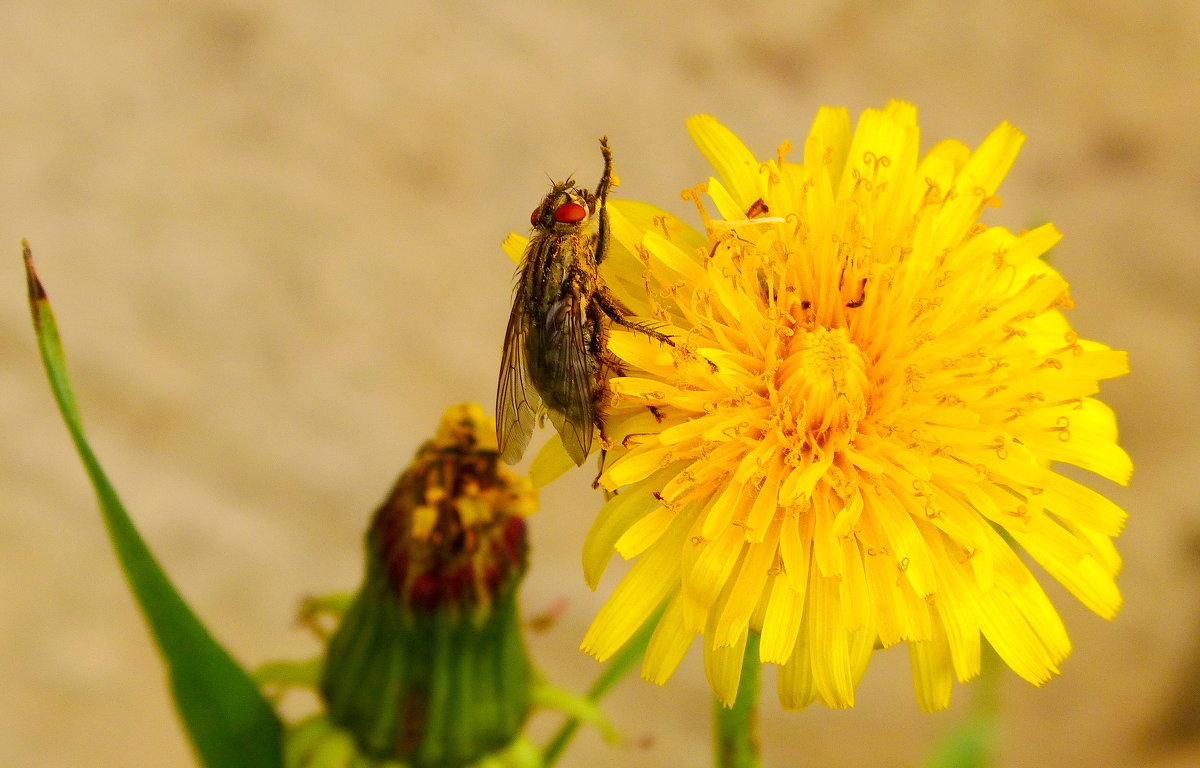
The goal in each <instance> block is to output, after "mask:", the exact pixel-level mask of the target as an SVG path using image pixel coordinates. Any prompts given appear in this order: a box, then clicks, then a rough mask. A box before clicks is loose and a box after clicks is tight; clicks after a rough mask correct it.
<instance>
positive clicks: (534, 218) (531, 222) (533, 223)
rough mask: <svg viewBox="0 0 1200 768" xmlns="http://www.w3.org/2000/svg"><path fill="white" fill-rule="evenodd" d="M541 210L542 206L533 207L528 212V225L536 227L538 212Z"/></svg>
mask: <svg viewBox="0 0 1200 768" xmlns="http://www.w3.org/2000/svg"><path fill="white" fill-rule="evenodd" d="M541 212H542V206H540V205H539V206H538V207H537V208H534V209H533V213H531V214H529V226H531V227H536V226H537V222H538V214H539V213H541Z"/></svg>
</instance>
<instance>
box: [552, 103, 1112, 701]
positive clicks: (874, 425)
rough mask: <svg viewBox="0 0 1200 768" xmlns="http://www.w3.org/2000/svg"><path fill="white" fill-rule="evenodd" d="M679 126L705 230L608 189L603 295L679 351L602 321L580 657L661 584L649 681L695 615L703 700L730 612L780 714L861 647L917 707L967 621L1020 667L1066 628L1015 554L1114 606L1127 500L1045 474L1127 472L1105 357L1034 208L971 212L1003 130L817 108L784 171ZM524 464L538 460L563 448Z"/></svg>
mask: <svg viewBox="0 0 1200 768" xmlns="http://www.w3.org/2000/svg"><path fill="white" fill-rule="evenodd" d="M688 131H689V133H690V134H691V136H692V138H693V139H694V140H695V141H696V143H697V144H698V145H699V147H700V150H701V152H703V154H704V155H705V157H707V158H708V160H709V161H710V162H711V163H712V165H713V166H714V168H715V169H716V173H717V176H718V178H712V179H710V180H709V181H708V182H707V184H703V185H701V186H700V187H698V188H697V189H696V190H694V191H688V192H685V197H688V198H690V199H693V200H694V201H695V203H696V205H697V207H698V208H699V211H700V216H701V219H702V220H703V225H704V231H703V232H698V231H696V230H693V229H692V228H690V227H688V226H686V225H684V224H683V223H681V222H680V221H679V220H678V219H676V218H674V217H672V216H670V215H668V214H665V213H663V212H661V211H658V210H657V209H654V208H652V207H651V206H647V205H645V204H640V203H622V202H615V203H613V205H612V222H613V233H614V236H615V240H616V241H617V242H616V243H615V245H614V247H613V248H612V253H611V254H610V257H609V259H608V261H606V264H605V268H606V269H607V270H608V272H607V280H608V281H609V284H610V287H611V288H613V290H614V291H615V292H616V293H617V294H618V295H619V296H620V298H621V299H622V300H623V301H624V302H625V303H626V304H627V305H628V306H629V308H630V309H632V310H633V311H634V312H635V314H636V315H638V316H640V317H641V318H642V319H643V320H646V321H651V322H654V323H656V324H657V326H658V327H660V328H661V329H662V330H663V331H664V332H665V333H668V334H669V335H671V336H672V338H673V339H674V341H675V344H676V346H675V347H674V348H670V347H667V346H665V345H662V344H659V343H656V342H654V341H652V340H649V339H647V338H646V337H645V335H642V334H637V333H633V332H628V331H624V330H621V329H613V330H612V331H611V334H610V337H609V340H608V347H609V349H610V351H611V352H612V353H613V354H614V355H615V356H616V357H618V358H620V360H621V362H622V366H623V368H624V371H623V375H621V376H619V377H615V378H613V379H612V380H611V381H610V383H609V388H610V390H611V401H612V402H611V403H610V404H609V406H608V408H607V411H606V412H607V414H608V415H607V432H608V436H609V438H610V439H611V441H612V443H613V445H612V446H611V449H610V451H609V453H608V460H607V463H606V467H605V470H604V473H603V475H602V477H601V482H602V484H603V485H604V486H605V487H606V488H608V489H610V490H615V489H621V490H620V493H619V494H618V495H616V496H614V497H612V499H611V500H610V501H609V502H608V503H607V504H606V505H605V506H604V508H603V510H602V511H601V513H600V515H599V517H598V518H597V520H596V521H595V524H594V526H593V528H592V530H591V532H590V534H589V537H588V540H587V543H586V545H585V552H584V566H585V573H586V577H587V580H588V582H589V583H590V584H591V585H592V586H593V588H594V587H595V586H596V584H597V582H598V581H599V579H600V577H601V574H602V573H603V571H604V569H605V566H606V564H607V563H608V562H609V559H610V556H611V554H612V553H613V552H616V553H619V554H620V555H621V556H622V557H624V558H626V559H634V560H636V562H634V564H633V565H632V567H631V568H630V570H629V571H628V573H627V574H626V575H625V576H624V578H623V579H622V580H621V582H620V583H619V585H618V586H617V587H616V589H615V591H614V592H613V594H612V595H611V597H610V598H609V599H608V601H607V603H606V604H605V606H604V607H603V608H602V610H601V611H600V613H599V614H598V615H597V617H596V619H595V621H594V623H593V624H592V626H591V628H590V630H589V631H588V633H587V636H586V637H585V639H584V641H583V647H584V649H585V650H587V651H588V652H589V653H591V654H593V655H595V656H596V657H598V658H600V659H604V658H607V657H608V656H610V655H611V654H613V653H614V652H615V651H616V650H617V649H618V648H619V647H620V646H621V645H622V644H623V643H624V642H625V641H626V640H627V639H628V638H629V637H630V636H631V635H632V634H633V632H634V631H635V630H636V629H637V628H638V627H639V626H640V625H642V624H643V623H644V622H646V621H647V620H650V618H651V617H652V616H653V615H655V609H656V608H657V607H658V606H659V605H660V604H662V602H663V601H666V602H667V607H666V610H665V612H664V613H663V614H662V616H661V618H660V619H659V620H658V624H657V627H656V630H655V633H654V636H653V640H652V641H651V644H650V646H649V648H648V650H647V652H646V655H645V658H644V664H643V670H642V671H643V675H644V676H645V677H646V678H647V679H649V680H652V681H656V682H659V683H661V682H663V681H665V680H666V679H667V678H668V677H670V675H671V674H672V673H673V671H674V669H675V668H676V666H677V665H678V664H679V662H680V660H681V658H682V656H683V654H684V652H685V651H686V649H687V648H688V647H689V645H690V644H691V642H692V640H693V639H694V638H695V637H696V636H697V635H700V636H702V637H703V646H704V663H705V669H706V672H707V674H708V678H709V681H710V683H711V685H712V687H713V689H714V691H715V693H716V695H717V696H718V697H719V698H720V699H721V700H723V701H725V702H727V703H728V702H732V701H733V699H734V698H735V696H736V693H737V688H738V683H739V679H740V670H741V668H742V661H743V658H742V657H743V654H744V650H745V647H746V641H747V637H748V633H750V632H755V633H758V634H759V635H760V643H759V656H760V659H761V661H762V662H765V663H772V664H777V665H779V666H780V673H779V675H778V681H779V698H780V700H781V701H782V703H783V705H784V706H786V707H789V708H799V707H804V706H806V705H807V704H809V703H810V702H812V701H814V700H820V701H821V702H822V703H824V704H826V705H828V706H830V707H849V706H852V705H853V703H854V687H855V684H856V683H857V681H858V680H859V678H860V677H861V676H862V674H863V672H864V670H865V669H866V666H867V663H868V661H869V660H870V657H871V653H872V651H873V650H874V649H876V648H878V647H882V648H887V647H891V646H894V645H897V644H899V643H901V642H905V643H907V644H908V649H909V656H910V660H911V664H912V671H913V680H914V687H915V690H916V694H917V699H918V702H919V704H920V705H921V706H922V707H923V708H924V709H927V710H936V709H940V708H943V707H945V706H947V705H948V703H949V700H950V689H951V685H952V680H953V679H955V678H957V679H958V680H960V681H965V680H968V679H970V678H972V677H974V676H975V675H977V674H978V673H979V664H980V638H981V637H982V638H985V639H986V640H987V642H988V643H990V644H991V646H992V647H993V648H994V649H995V650H996V652H997V653H998V654H999V656H1000V657H1001V658H1002V659H1003V660H1004V661H1005V662H1006V663H1007V664H1008V666H1009V667H1011V668H1012V669H1013V671H1015V672H1016V673H1017V674H1018V675H1020V676H1021V677H1023V678H1025V679H1026V680H1029V681H1030V682H1032V683H1034V684H1041V683H1043V682H1045V681H1046V680H1048V679H1049V678H1050V677H1051V676H1052V675H1054V674H1055V673H1057V672H1058V669H1059V664H1060V663H1061V662H1062V661H1063V659H1064V658H1065V657H1066V656H1067V654H1068V653H1069V651H1070V644H1069V641H1068V639H1067V633H1066V631H1065V629H1064V627H1063V623H1062V621H1061V619H1060V618H1059V616H1058V613H1057V612H1056V611H1055V609H1054V607H1053V606H1052V605H1051V603H1050V601H1049V600H1048V599H1047V597H1046V594H1045V592H1043V591H1042V588H1041V586H1040V585H1039V584H1038V581H1037V579H1036V578H1035V576H1034V574H1033V573H1032V572H1031V571H1030V569H1029V567H1027V565H1026V561H1025V559H1023V558H1022V557H1021V556H1020V555H1019V554H1018V552H1017V548H1018V547H1019V548H1020V549H1023V550H1024V551H1025V552H1026V553H1027V554H1028V555H1029V557H1030V558H1032V560H1033V561H1036V563H1037V564H1038V565H1039V566H1040V567H1041V568H1042V569H1044V570H1045V571H1046V573H1048V574H1049V575H1050V576H1052V577H1053V578H1054V579H1056V580H1058V581H1059V582H1061V583H1062V584H1063V585H1064V586H1065V587H1066V588H1067V589H1068V590H1070V591H1071V592H1072V593H1073V594H1074V595H1075V596H1076V597H1077V598H1078V599H1079V600H1080V601H1082V602H1083V603H1084V604H1085V605H1086V606H1087V607H1088V608H1090V609H1091V610H1093V611H1095V612H1096V613H1098V614H1099V615H1101V616H1104V617H1106V618H1107V617H1111V616H1113V615H1114V613H1115V612H1116V610H1117V608H1118V606H1119V605H1120V595H1119V593H1118V591H1117V587H1116V586H1115V584H1114V577H1115V576H1116V573H1117V571H1118V569H1119V567H1120V559H1119V556H1118V555H1117V552H1116V549H1115V548H1114V547H1113V544H1112V539H1113V537H1115V536H1116V535H1117V534H1118V533H1119V532H1120V530H1121V527H1122V525H1123V522H1124V519H1125V513H1124V512H1123V511H1122V510H1121V509H1120V508H1119V507H1117V506H1116V505H1115V504H1113V503H1112V502H1111V501H1109V500H1107V499H1106V498H1105V497H1103V496H1102V495H1100V494H1099V493H1097V492H1095V491H1093V490H1090V489H1089V488H1087V487H1085V486H1083V485H1081V484H1079V483H1077V482H1075V481H1074V480H1071V479H1068V478H1066V477H1064V476H1062V475H1060V474H1058V473H1056V472H1055V471H1054V470H1053V469H1052V468H1051V465H1052V463H1053V462H1063V463H1067V464H1074V465H1076V466H1079V467H1082V468H1084V469H1087V470H1090V471H1092V472H1094V473H1096V474H1099V475H1101V476H1103V477H1106V478H1108V479H1110V480H1113V481H1116V482H1118V483H1122V484H1124V483H1127V482H1128V480H1129V477H1130V474H1131V472H1132V464H1131V462H1130V460H1129V457H1128V455H1127V454H1126V453H1125V452H1124V451H1123V450H1122V449H1121V448H1120V447H1118V445H1117V442H1116V436H1117V432H1116V424H1115V419H1114V416H1113V413H1112V412H1111V411H1110V410H1109V408H1108V407H1107V406H1105V405H1104V404H1103V403H1101V402H1100V401H1099V400H1097V399H1096V398H1095V397H1094V395H1095V394H1096V393H1097V391H1098V386H1097V382H1098V381H1099V380H1101V379H1107V378H1112V377H1115V376H1120V375H1122V374H1124V373H1126V372H1127V371H1128V361H1127V356H1126V354H1125V353H1124V352H1119V351H1114V350H1112V349H1110V348H1109V347H1106V346H1104V345H1102V344H1098V343H1096V342H1092V341H1086V340H1083V339H1081V338H1080V337H1079V336H1078V335H1077V334H1076V333H1075V332H1074V331H1073V330H1072V329H1071V327H1070V325H1068V323H1067V321H1066V319H1065V317H1064V315H1063V311H1062V310H1065V309H1069V308H1070V307H1071V300H1070V298H1069V290H1068V285H1067V283H1066V281H1065V280H1064V279H1063V278H1062V277H1061V276H1060V275H1059V273H1058V272H1057V271H1056V270H1055V269H1053V268H1052V267H1051V266H1050V265H1049V264H1047V263H1046V261H1045V260H1044V259H1043V258H1042V256H1043V255H1044V254H1045V253H1046V252H1047V251H1048V250H1049V249H1050V248H1051V246H1053V245H1054V244H1055V243H1056V242H1057V241H1058V239H1059V234H1058V232H1057V231H1056V230H1055V229H1054V227H1053V226H1051V225H1045V226H1041V227H1038V228H1036V229H1033V230H1029V231H1022V232H1019V233H1016V234H1014V233H1012V232H1010V231H1009V230H1007V229H1004V228H1002V227H999V226H985V225H983V224H981V223H979V222H978V217H979V215H980V214H981V213H982V212H983V211H984V210H985V209H986V208H989V207H996V206H998V205H999V204H1000V199H999V198H998V197H996V189H997V187H998V186H999V184H1000V181H1001V179H1002V178H1003V177H1004V175H1005V174H1006V173H1007V171H1008V169H1009V167H1010V166H1011V165H1012V163H1013V161H1014V159H1015V158H1016V155H1017V152H1018V150H1019V148H1020V146H1021V143H1022V139H1023V137H1022V135H1021V133H1020V132H1019V131H1017V129H1016V128H1014V127H1013V126H1011V125H1009V124H1007V123H1004V124H1002V125H1000V126H999V127H998V128H996V129H995V130H994V131H993V132H992V133H991V135H989V136H988V137H987V138H986V139H985V140H984V142H983V143H982V144H981V145H980V146H979V147H978V148H976V149H975V150H973V151H972V150H971V149H969V148H968V147H966V146H965V145H964V144H962V143H960V142H958V141H943V142H941V143H939V144H937V145H935V146H934V147H933V148H932V149H931V150H929V151H928V152H927V153H925V154H924V155H921V154H920V153H919V147H918V128H917V116H916V110H915V108H914V107H913V106H912V105H910V104H906V103H901V102H892V103H890V104H888V105H887V106H886V107H884V108H883V109H881V110H868V111H866V112H864V113H863V115H862V116H861V117H860V119H859V122H858V125H857V128H856V129H854V130H851V123H850V117H849V115H848V113H847V112H846V111H845V110H844V109H832V108H824V109H822V110H821V111H820V112H819V113H818V114H817V117H816V119H815V121H814V122H813V125H812V129H811V131H810V133H809V135H808V138H807V139H806V140H805V143H804V147H803V151H802V157H801V158H799V159H800V160H801V162H794V161H792V160H791V159H789V154H790V153H791V150H792V148H791V146H790V145H788V144H784V145H783V146H782V147H781V148H780V150H779V153H778V156H777V157H776V158H774V159H770V160H766V161H759V160H757V159H755V158H754V156H753V155H752V154H751V153H750V151H749V150H748V149H746V147H745V146H744V145H743V144H742V142H741V141H740V140H738V138H737V137H736V136H734V135H733V134H732V133H731V132H730V131H729V130H728V129H726V128H725V127H724V126H722V125H721V124H720V123H718V122H717V121H716V120H714V119H713V118H711V117H708V116H698V117H694V118H692V119H691V120H690V121H689V122H688ZM702 193H703V194H706V195H707V198H708V201H710V202H708V203H706V202H704V201H703V200H702V199H701V194H702ZM710 208H713V209H715V210H713V211H710V210H709V209H710ZM647 406H654V410H651V409H650V408H648V407H647ZM537 465H538V466H540V467H541V470H540V472H541V474H542V477H543V479H544V478H545V476H546V474H547V472H548V471H549V470H547V469H546V467H552V468H562V467H565V466H567V463H566V460H565V459H563V458H562V457H558V458H555V454H554V452H553V451H550V452H546V451H544V452H543V455H542V456H541V457H539V460H538V462H537Z"/></svg>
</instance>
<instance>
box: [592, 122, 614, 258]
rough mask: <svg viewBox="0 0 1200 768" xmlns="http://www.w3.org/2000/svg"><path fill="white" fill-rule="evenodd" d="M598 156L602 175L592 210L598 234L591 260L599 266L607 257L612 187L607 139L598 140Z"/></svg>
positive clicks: (611, 164)
mask: <svg viewBox="0 0 1200 768" xmlns="http://www.w3.org/2000/svg"><path fill="white" fill-rule="evenodd" d="M600 154H601V155H603V156H604V173H603V174H601V176H600V183H599V184H597V185H596V195H595V198H594V200H593V208H594V209H595V210H596V211H597V212H598V215H599V218H600V226H599V234H598V235H596V250H595V253H594V254H593V255H592V260H593V261H594V262H595V263H596V264H599V263H600V262H602V261H604V257H605V256H607V255H608V188H609V187H610V186H612V176H613V160H612V151H611V150H610V149H609V148H608V137H607V136H605V137H603V138H601V139H600Z"/></svg>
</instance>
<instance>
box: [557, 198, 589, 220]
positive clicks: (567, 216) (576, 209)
mask: <svg viewBox="0 0 1200 768" xmlns="http://www.w3.org/2000/svg"><path fill="white" fill-rule="evenodd" d="M586 218H587V208H584V207H583V206H582V205H580V204H579V203H563V204H562V205H560V206H558V208H557V209H555V211H554V220H555V221H557V222H558V223H560V224H574V223H575V222H577V221H583V220H584V219H586Z"/></svg>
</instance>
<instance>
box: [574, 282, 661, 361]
mask: <svg viewBox="0 0 1200 768" xmlns="http://www.w3.org/2000/svg"><path fill="white" fill-rule="evenodd" d="M593 301H594V302H595V303H596V304H598V305H599V306H600V309H602V310H603V311H604V314H605V315H606V316H607V317H608V318H609V319H610V320H612V321H613V322H614V323H616V324H617V325H620V326H624V327H625V328H628V329H629V330H631V331H637V332H638V333H644V334H646V335H647V336H649V337H650V338H652V339H654V340H655V341H657V342H659V343H660V344H666V345H668V346H671V347H673V346H675V342H673V341H671V337H670V336H668V335H666V334H665V333H662V332H660V331H656V330H654V329H653V328H651V327H650V326H648V325H645V324H643V323H635V322H633V321H632V320H629V319H628V318H626V317H625V315H626V310H625V309H624V308H623V307H622V306H621V302H620V301H618V300H617V297H616V296H613V295H612V293H611V292H610V291H609V290H608V288H607V287H604V286H602V287H601V289H600V290H599V291H597V292H596V295H595V297H593Z"/></svg>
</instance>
